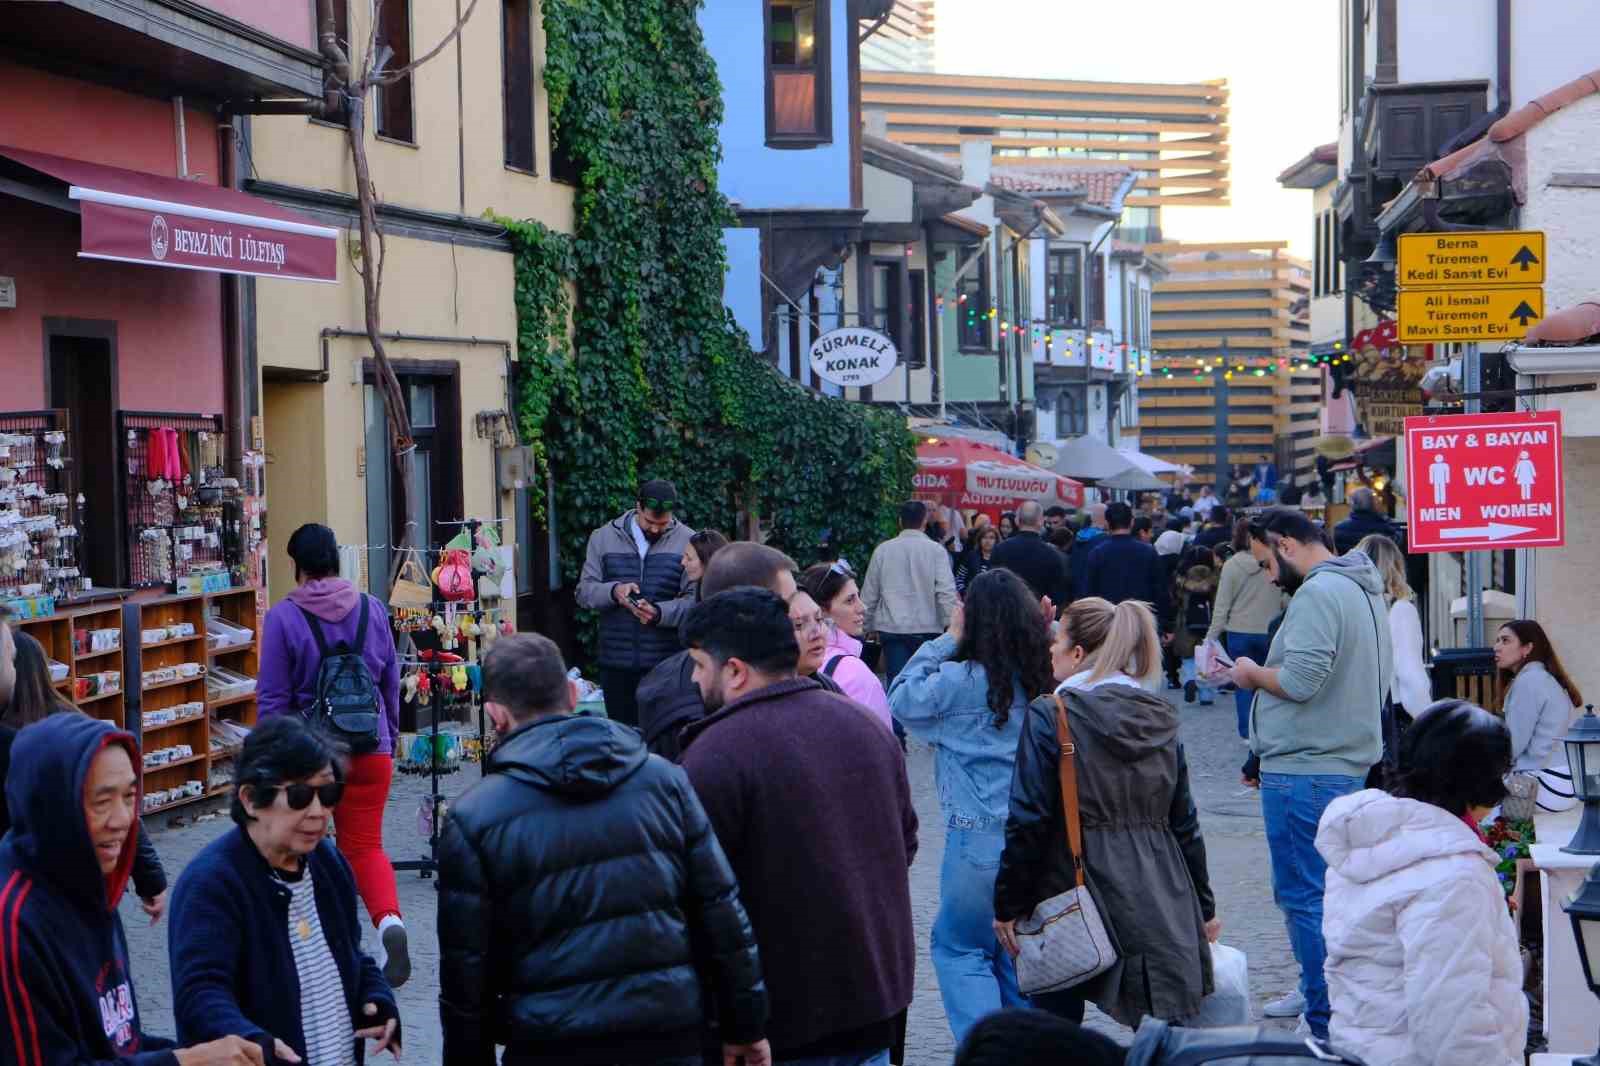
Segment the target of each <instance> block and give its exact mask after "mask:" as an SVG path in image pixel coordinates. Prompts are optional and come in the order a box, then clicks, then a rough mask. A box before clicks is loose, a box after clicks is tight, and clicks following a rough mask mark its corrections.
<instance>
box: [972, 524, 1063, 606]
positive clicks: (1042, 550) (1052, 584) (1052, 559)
mask: <svg viewBox="0 0 1600 1066" xmlns="http://www.w3.org/2000/svg"><path fill="white" fill-rule="evenodd" d="M990 565H991V566H994V567H1004V568H1005V569H1007V570H1010V571H1011V572H1012V573H1013V574H1016V575H1017V576H1018V577H1020V578H1022V580H1023V581H1025V582H1027V584H1028V588H1030V589H1032V590H1033V594H1034V596H1035V597H1046V596H1047V597H1049V599H1050V602H1051V603H1052V604H1054V605H1055V607H1056V609H1058V610H1059V609H1060V608H1061V607H1063V606H1065V605H1066V602H1067V600H1068V599H1069V598H1070V597H1071V596H1072V575H1071V571H1070V569H1069V564H1068V561H1067V559H1066V557H1065V556H1063V555H1062V554H1061V553H1060V552H1059V551H1057V550H1056V549H1055V548H1052V547H1051V546H1050V545H1049V544H1047V543H1046V542H1045V540H1044V509H1043V508H1042V507H1040V506H1039V505H1038V504H1037V503H1036V502H1034V501H1032V500H1029V501H1028V502H1027V503H1024V504H1023V505H1022V506H1021V507H1018V508H1017V533H1016V536H1014V537H1012V538H1011V539H1010V540H1008V541H1006V542H1005V543H1004V544H1002V545H1000V546H999V547H997V548H996V549H995V550H994V556H993V558H992V559H991V560H990Z"/></svg>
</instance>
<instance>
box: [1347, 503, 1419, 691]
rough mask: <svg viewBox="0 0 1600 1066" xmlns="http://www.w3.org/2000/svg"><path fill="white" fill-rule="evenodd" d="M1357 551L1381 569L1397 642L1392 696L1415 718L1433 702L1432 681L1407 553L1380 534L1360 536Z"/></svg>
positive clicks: (1391, 633)
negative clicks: (1424, 657) (1413, 592)
mask: <svg viewBox="0 0 1600 1066" xmlns="http://www.w3.org/2000/svg"><path fill="white" fill-rule="evenodd" d="M1356 551H1358V552H1364V553H1365V554H1366V556H1367V558H1369V559H1371V560H1372V563H1373V565H1374V566H1376V567H1377V568H1378V573H1379V575H1381V576H1382V577H1383V587H1384V599H1385V600H1387V601H1388V603H1389V639H1390V641H1391V642H1392V643H1393V644H1394V673H1393V675H1392V676H1391V677H1390V678H1389V699H1390V700H1391V701H1392V702H1393V703H1394V705H1395V710H1396V711H1400V710H1404V711H1405V713H1406V714H1407V715H1408V716H1409V717H1411V718H1415V717H1416V716H1417V715H1419V714H1421V713H1422V712H1423V711H1425V710H1427V709H1428V706H1429V705H1430V704H1432V703H1433V683H1432V682H1431V681H1430V680H1429V679H1428V667H1427V665H1426V664H1425V663H1424V662H1423V661H1422V657H1423V643H1422V615H1420V614H1418V613H1417V604H1416V600H1415V597H1414V596H1413V595H1412V592H1411V586H1410V585H1409V584H1407V583H1406V557H1405V553H1404V552H1402V551H1401V550H1400V546H1399V545H1398V544H1396V543H1395V542H1394V541H1392V540H1390V539H1389V538H1388V537H1386V536H1383V535H1382V534H1380V533H1373V534H1371V535H1370V536H1366V537H1363V538H1361V542H1360V543H1359V544H1357V545H1356ZM1401 721H1405V719H1403V718H1402V719H1401Z"/></svg>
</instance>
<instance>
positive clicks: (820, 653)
mask: <svg viewBox="0 0 1600 1066" xmlns="http://www.w3.org/2000/svg"><path fill="white" fill-rule="evenodd" d="M789 621H790V622H791V623H792V624H793V625H794V639H795V641H796V642H797V643H798V644H799V645H800V659H799V661H798V662H797V663H796V664H795V668H794V670H795V673H797V674H799V675H800V676H801V677H812V676H814V675H816V674H817V673H818V672H819V671H820V670H821V669H822V664H823V663H824V662H825V661H826V660H827V658H828V619H827V616H826V615H824V614H823V613H822V608H821V607H819V606H818V605H817V601H816V600H814V599H812V598H811V593H809V592H807V591H806V590H805V589H797V590H796V591H795V594H794V595H793V596H790V597H789ZM836 684H837V683H836Z"/></svg>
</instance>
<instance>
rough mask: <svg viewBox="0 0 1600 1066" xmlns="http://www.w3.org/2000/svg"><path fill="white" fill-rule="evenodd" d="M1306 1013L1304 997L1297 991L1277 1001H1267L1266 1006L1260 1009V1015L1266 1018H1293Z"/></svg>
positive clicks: (1286, 994) (1288, 993) (1280, 997)
mask: <svg viewBox="0 0 1600 1066" xmlns="http://www.w3.org/2000/svg"><path fill="white" fill-rule="evenodd" d="M1305 1012H1306V997H1304V996H1302V995H1301V994H1300V993H1299V991H1298V990H1296V991H1294V992H1287V993H1285V994H1284V995H1281V996H1279V997H1278V998H1277V999H1269V1000H1267V1003H1266V1006H1264V1007H1262V1008H1261V1013H1262V1014H1264V1015H1266V1016H1267V1017H1268V1018H1293V1017H1295V1016H1296V1015H1300V1014H1304V1013H1305Z"/></svg>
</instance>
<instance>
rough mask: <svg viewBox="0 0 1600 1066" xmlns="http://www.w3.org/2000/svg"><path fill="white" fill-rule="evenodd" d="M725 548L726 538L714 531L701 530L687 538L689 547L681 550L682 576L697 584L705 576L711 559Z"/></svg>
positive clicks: (726, 544)
mask: <svg viewBox="0 0 1600 1066" xmlns="http://www.w3.org/2000/svg"><path fill="white" fill-rule="evenodd" d="M727 546H728V538H727V537H724V536H723V535H722V534H721V533H718V532H717V531H716V530H714V529H702V530H701V531H700V532H698V533H696V534H695V535H694V536H692V537H690V538H689V546H688V547H687V548H685V549H683V572H684V574H685V575H687V576H688V578H689V580H690V581H693V582H695V583H696V584H699V582H700V579H701V578H703V577H705V576H706V567H708V566H710V565H711V557H712V556H713V555H716V554H717V552H719V551H721V550H722V549H723V548H726V547H727Z"/></svg>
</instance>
